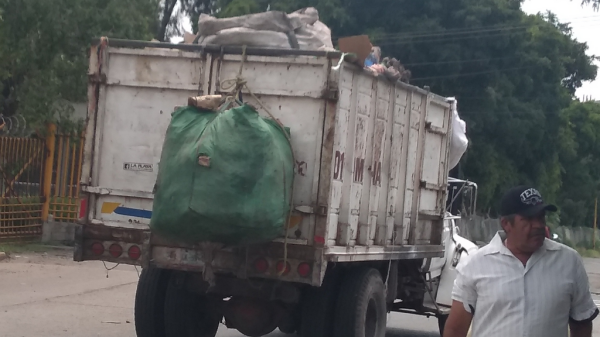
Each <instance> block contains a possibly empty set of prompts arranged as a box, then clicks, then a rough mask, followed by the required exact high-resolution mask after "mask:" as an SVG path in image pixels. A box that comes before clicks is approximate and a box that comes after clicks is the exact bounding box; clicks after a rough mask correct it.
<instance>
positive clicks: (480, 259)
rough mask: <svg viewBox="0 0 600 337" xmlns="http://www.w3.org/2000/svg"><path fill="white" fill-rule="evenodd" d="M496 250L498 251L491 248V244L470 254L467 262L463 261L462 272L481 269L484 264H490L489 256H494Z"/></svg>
mask: <svg viewBox="0 0 600 337" xmlns="http://www.w3.org/2000/svg"><path fill="white" fill-rule="evenodd" d="M496 250H497V249H495V248H494V247H493V246H490V244H487V245H485V246H483V247H481V248H479V249H478V250H477V251H476V252H474V253H472V254H469V255H468V256H467V258H466V259H465V261H463V263H462V270H461V271H462V272H468V271H469V270H473V269H475V270H478V269H480V266H481V265H482V264H483V265H485V264H488V263H489V256H490V255H491V254H494V253H495V251H496Z"/></svg>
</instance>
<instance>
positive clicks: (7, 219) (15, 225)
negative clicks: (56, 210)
mask: <svg viewBox="0 0 600 337" xmlns="http://www.w3.org/2000/svg"><path fill="white" fill-rule="evenodd" d="M46 153H47V151H46V146H45V142H44V141H43V140H40V139H34V138H21V137H7V136H2V137H0V240H2V241H9V240H10V241H20V240H27V239H33V238H36V237H39V235H41V233H42V212H43V207H44V201H45V199H44V197H43V196H44V193H43V189H42V186H43V183H44V181H43V172H44V159H45V156H46Z"/></svg>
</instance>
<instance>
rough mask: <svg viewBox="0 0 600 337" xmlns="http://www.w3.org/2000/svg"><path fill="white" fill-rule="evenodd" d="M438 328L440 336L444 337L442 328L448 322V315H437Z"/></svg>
mask: <svg viewBox="0 0 600 337" xmlns="http://www.w3.org/2000/svg"><path fill="white" fill-rule="evenodd" d="M437 319H438V327H439V328H440V336H441V337H443V336H444V328H445V327H446V321H447V320H448V315H439V316H438V318H437Z"/></svg>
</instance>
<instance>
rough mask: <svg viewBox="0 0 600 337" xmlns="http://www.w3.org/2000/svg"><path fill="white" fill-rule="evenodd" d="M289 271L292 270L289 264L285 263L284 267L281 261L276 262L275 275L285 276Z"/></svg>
mask: <svg viewBox="0 0 600 337" xmlns="http://www.w3.org/2000/svg"><path fill="white" fill-rule="evenodd" d="M291 269H292V267H291V266H290V264H289V263H287V262H286V263H285V265H284V264H283V261H279V262H277V273H278V274H283V275H287V274H289V272H290V270H291Z"/></svg>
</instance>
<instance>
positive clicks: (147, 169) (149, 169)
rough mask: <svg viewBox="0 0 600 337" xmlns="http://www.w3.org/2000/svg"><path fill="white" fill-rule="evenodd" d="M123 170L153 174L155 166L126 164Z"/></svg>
mask: <svg viewBox="0 0 600 337" xmlns="http://www.w3.org/2000/svg"><path fill="white" fill-rule="evenodd" d="M123 170H125V171H138V172H153V171H154V165H152V164H146V163H124V164H123Z"/></svg>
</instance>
